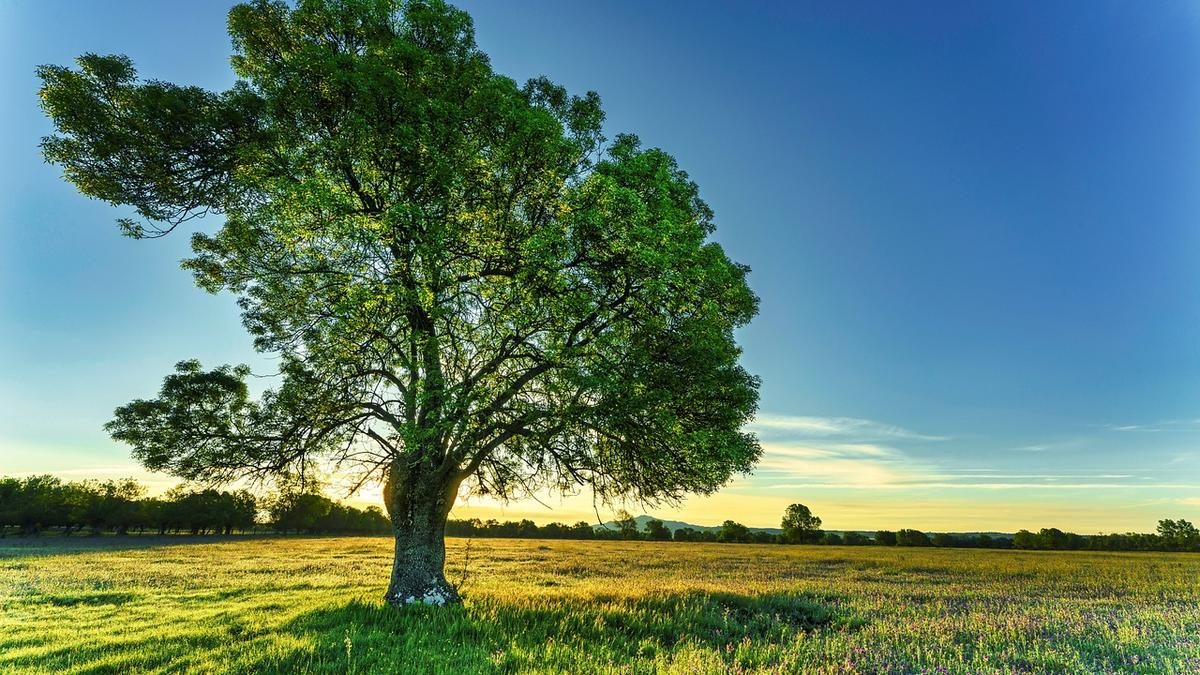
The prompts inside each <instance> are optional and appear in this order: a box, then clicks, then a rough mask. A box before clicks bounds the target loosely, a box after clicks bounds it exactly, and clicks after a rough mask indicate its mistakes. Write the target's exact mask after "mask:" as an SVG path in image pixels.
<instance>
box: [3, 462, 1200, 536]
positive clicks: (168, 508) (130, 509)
mask: <svg viewBox="0 0 1200 675" xmlns="http://www.w3.org/2000/svg"><path fill="white" fill-rule="evenodd" d="M145 495H146V488H145V487H144V486H142V485H141V484H140V483H138V482H137V481H135V480H133V479H124V480H107V481H97V480H84V481H71V482H64V481H62V480H61V479H59V478H56V477H54V476H32V477H29V478H0V536H4V535H6V534H14V533H15V534H21V535H31V534H39V533H42V532H46V531H55V532H59V533H61V534H68V535H69V534H74V533H79V532H85V533H90V534H101V533H105V532H111V533H115V534H129V533H145V532H150V533H157V534H193V535H200V534H233V533H234V532H282V533H293V532H294V533H303V534H383V533H386V532H390V531H391V523H390V522H389V521H388V518H387V516H385V515H384V514H383V511H382V510H381V509H379V507H376V506H369V507H367V508H366V509H357V508H354V507H353V506H347V505H345V504H340V503H338V502H336V501H334V500H332V499H329V498H328V497H326V496H324V495H323V494H320V493H319V492H318V491H316V489H315V488H314V487H313V486H309V487H307V488H299V487H297V486H294V485H292V486H289V485H284V486H282V487H281V488H280V489H279V490H277V491H276V492H273V493H271V494H268V495H266V496H264V497H256V496H255V495H254V494H252V493H250V492H248V491H246V490H236V491H232V492H230V491H217V490H213V489H187V488H185V487H178V488H175V489H173V490H170V491H168V492H167V493H166V494H164V495H162V496H161V497H146V496H145ZM797 508H799V509H800V510H799V511H797V512H793V511H792V510H793V509H797ZM797 513H799V514H800V516H801V517H799V518H797V517H796V514H797ZM643 519H644V517H643ZM820 525H821V519H820V518H816V517H815V516H812V514H811V513H810V512H809V511H808V508H807V507H804V506H803V505H793V506H792V507H789V512H788V514H787V515H785V518H784V522H783V526H784V527H783V529H782V532H781V533H778V534H777V533H774V532H766V531H763V530H752V529H750V528H749V527H747V526H745V525H742V524H741V523H738V522H735V521H732V520H726V521H725V522H724V523H722V524H721V526H720V527H719V528H714V529H703V530H701V529H696V528H692V527H681V528H677V529H675V530H671V529H670V528H668V527H667V526H666V524H664V523H663V521H661V520H656V519H650V520H647V521H646V522H645V525H644V526H640V525H639V524H638V521H637V519H635V518H633V517H632V516H630V515H629V514H628V513H624V512H623V513H622V514H621V515H620V517H619V518H618V519H617V520H616V521H615V522H614V523H612V524H611V526H600V527H596V526H594V525H592V524H590V523H587V522H585V521H579V522H576V523H574V524H572V525H568V524H566V523H549V524H546V525H538V524H537V523H535V522H533V521H532V520H520V521H504V522H500V521H497V520H479V519H477V518H472V519H469V520H450V521H449V522H447V524H446V534H447V535H448V536H452V537H510V538H525V539H611V540H625V541H631V540H648V541H672V540H673V541H689V542H716V543H723V544H817V545H829V546H933V547H944V548H1016V549H1031V550H1055V551H1064V550H1091V551H1200V531H1197V529H1196V527H1195V526H1193V525H1192V524H1191V523H1190V522H1188V521H1186V520H1160V521H1159V523H1158V530H1157V532H1155V533H1154V534H1144V533H1136V532H1130V533H1126V534H1100V535H1080V534H1075V533H1073V532H1063V531H1062V530H1059V529H1056V528H1044V529H1042V530H1039V531H1038V532H1036V533H1035V532H1030V531H1029V530H1021V531H1019V532H1017V533H1016V534H1015V535H1012V536H1007V535H996V536H992V535H988V534H957V535H955V534H946V533H936V534H926V533H925V532H922V531H920V530H912V529H902V530H896V531H891V530H880V531H878V532H875V533H874V534H873V535H869V534H867V533H862V532H844V533H837V532H826V531H822V530H821V529H820Z"/></svg>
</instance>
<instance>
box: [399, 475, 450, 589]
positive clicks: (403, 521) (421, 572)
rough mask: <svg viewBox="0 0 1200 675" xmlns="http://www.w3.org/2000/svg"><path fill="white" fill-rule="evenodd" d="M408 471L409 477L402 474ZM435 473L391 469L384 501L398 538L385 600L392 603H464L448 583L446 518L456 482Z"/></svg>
mask: <svg viewBox="0 0 1200 675" xmlns="http://www.w3.org/2000/svg"><path fill="white" fill-rule="evenodd" d="M404 474H407V475H404ZM444 483H447V481H443V480H439V479H438V477H437V476H414V475H413V474H412V473H408V472H403V471H400V470H393V472H392V475H391V476H389V479H388V481H387V483H386V484H385V485H384V501H385V503H386V505H387V509H388V515H389V517H390V519H391V521H392V532H393V534H394V535H395V537H396V557H395V560H394V561H393V562H392V579H391V583H390V584H388V590H387V595H386V596H384V599H385V600H386V601H387V602H388V603H389V604H391V605H394V606H397V607H399V606H402V605H410V604H413V603H417V602H420V603H424V604H427V605H448V604H457V603H459V602H462V598H461V597H459V595H458V591H457V590H455V588H454V586H452V585H451V584H450V582H449V581H446V575H445V566H446V538H445V537H446V517H447V516H448V515H449V514H450V508H451V507H452V506H453V502H454V495H455V494H456V493H457V491H458V485H457V483H456V482H454V481H449V483H452V484H444Z"/></svg>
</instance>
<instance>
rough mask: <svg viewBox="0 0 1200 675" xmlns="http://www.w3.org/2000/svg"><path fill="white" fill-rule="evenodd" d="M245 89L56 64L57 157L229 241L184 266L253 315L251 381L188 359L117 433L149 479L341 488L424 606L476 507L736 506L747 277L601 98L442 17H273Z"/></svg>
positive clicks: (164, 228) (149, 233)
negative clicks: (484, 48) (324, 471)
mask: <svg viewBox="0 0 1200 675" xmlns="http://www.w3.org/2000/svg"><path fill="white" fill-rule="evenodd" d="M229 32H230V34H231V36H232V38H233V47H234V55H233V58H232V64H233V68H234V71H235V72H236V74H237V77H238V80H237V83H236V84H235V85H234V86H233V87H232V88H230V89H229V90H227V91H224V92H211V91H206V90H204V89H201V88H197V87H189V86H179V85H175V84H170V83H166V82H161V81H157V80H139V79H138V77H137V75H136V73H135V70H134V67H133V65H132V63H131V62H130V61H129V59H127V58H125V57H123V56H97V55H92V54H88V55H84V56H82V57H80V58H79V59H78V62H77V66H78V67H77V68H67V67H60V66H45V67H42V68H41V69H40V70H39V75H40V76H41V78H42V81H43V87H42V89H41V102H42V106H43V107H44V109H45V111H46V112H47V114H48V115H49V116H50V118H51V119H52V120H53V122H54V125H55V128H56V134H55V135H53V136H50V137H48V138H46V139H44V141H43V144H42V148H43V151H44V154H45V157H46V158H47V159H48V160H49V161H51V162H53V163H56V164H58V165H60V166H62V167H63V170H64V172H65V176H66V178H67V179H68V180H69V181H71V182H72V183H74V184H75V185H76V186H77V187H78V189H79V190H80V191H81V192H83V193H84V194H87V195H90V196H92V197H96V198H99V199H102V200H105V201H108V202H111V203H113V204H117V205H125V206H129V207H132V208H133V209H134V211H136V214H137V216H138V217H137V218H136V219H134V218H123V219H121V220H119V221H118V222H119V224H120V226H121V229H122V230H123V231H124V232H125V233H126V234H128V235H130V236H133V237H135V238H152V237H157V236H162V235H164V234H166V233H168V232H170V231H172V230H174V229H176V228H177V227H179V226H180V225H182V224H183V223H186V222H188V221H191V220H193V219H194V218H196V217H198V216H203V215H205V214H210V213H212V214H219V215H221V216H223V221H222V222H221V223H220V227H219V229H218V230H216V231H215V232H214V231H211V230H210V231H197V232H195V233H194V234H192V246H193V250H194V256H193V257H191V258H190V259H188V260H186V261H185V262H184V267H185V268H187V269H189V270H191V272H192V273H193V274H194V276H195V280H196V283H197V284H198V285H199V286H200V287H202V288H204V289H206V290H208V291H210V292H214V293H215V292H220V291H228V292H230V293H233V294H235V295H236V296H237V298H238V302H239V304H240V306H241V309H242V316H243V320H244V323H245V326H246V328H247V330H248V331H249V332H250V334H251V335H252V336H253V338H254V345H255V347H256V348H257V349H258V350H260V351H263V352H268V353H273V354H277V355H278V356H279V357H280V363H281V364H282V365H281V373H280V378H279V382H278V383H277V385H276V386H275V387H274V388H272V389H270V390H268V391H266V392H265V393H264V394H262V395H261V396H260V397H257V398H255V397H252V396H250V394H249V392H248V389H247V386H246V378H247V376H248V375H249V371H248V369H246V368H245V367H229V366H222V367H218V368H215V369H210V370H206V369H204V368H203V367H202V366H201V365H200V364H199V363H198V362H196V361H183V362H181V363H180V364H179V365H178V366H177V368H176V372H175V373H173V374H171V375H169V376H168V377H167V378H166V380H165V382H164V384H163V386H162V390H161V391H160V393H159V395H158V396H157V397H156V398H153V399H149V400H138V401H134V402H132V403H130V404H128V405H125V406H123V407H121V408H118V409H117V411H116V414H115V418H114V419H113V420H112V422H110V423H109V425H108V427H107V428H108V430H109V432H110V433H111V434H112V436H113V437H114V438H116V439H118V440H121V441H124V442H126V443H129V444H130V445H131V446H132V447H133V454H134V456H135V457H136V458H137V459H139V460H140V461H141V462H142V463H143V464H144V465H145V466H146V467H148V468H150V469H153V470H161V471H167V472H170V473H172V474H175V475H177V476H181V477H183V478H186V479H192V480H201V481H208V482H213V483H219V482H223V481H229V480H234V479H239V478H246V477H250V478H269V477H271V476H274V475H278V474H281V473H291V474H294V473H296V472H298V471H302V470H304V468H305V466H306V465H307V464H309V463H311V462H324V463H327V464H332V465H334V466H336V467H338V468H339V469H340V470H341V471H355V472H357V474H356V475H357V476H358V477H359V478H360V479H361V480H363V481H367V480H375V481H379V482H381V483H382V485H383V495H384V502H385V505H386V507H387V511H388V514H389V517H390V519H391V522H392V524H393V526H394V531H395V539H396V549H395V554H396V557H395V565H394V568H393V572H392V577H391V584H390V586H389V588H388V591H387V596H386V597H387V600H388V601H389V602H391V603H394V604H402V603H407V602H414V601H425V602H431V603H439V604H440V603H443V602H454V601H457V600H458V596H457V594H456V592H455V590H454V589H453V588H452V587H451V586H450V584H448V583H447V582H446V580H445V578H444V575H443V566H444V559H445V545H444V542H443V533H444V527H445V522H446V517H447V514H448V512H449V510H450V508H451V506H452V505H453V504H454V501H455V499H456V497H457V496H458V495H459V494H460V493H464V492H466V491H468V490H470V491H474V492H476V493H480V494H489V495H494V496H498V497H501V498H514V497H519V496H521V495H524V494H528V493H529V492H531V491H535V490H540V489H557V490H563V491H571V490H576V489H578V488H579V487H580V486H588V487H590V488H591V489H592V490H593V491H594V493H595V494H596V495H597V496H598V498H600V499H602V500H604V499H611V498H614V497H617V496H630V497H633V498H636V499H640V500H643V501H647V502H651V503H652V502H656V501H662V500H668V501H669V500H675V499H679V498H680V497H681V496H682V495H684V494H686V493H704V494H707V493H711V492H713V491H714V490H716V489H718V488H719V487H720V486H721V485H723V484H724V483H726V482H727V481H728V480H729V478H730V477H731V476H732V475H733V474H734V473H737V472H745V471H747V470H749V469H750V468H751V466H752V465H753V463H754V461H755V460H756V459H757V457H758V455H759V453H760V449H759V446H758V443H757V440H756V439H755V437H754V436H753V435H752V434H749V433H746V432H744V431H743V430H742V427H743V425H744V423H745V422H746V421H747V420H748V419H749V417H750V416H751V415H752V414H753V412H754V409H755V406H756V402H757V385H758V382H757V379H756V378H755V377H753V376H752V375H750V374H748V373H747V372H746V371H745V370H744V369H743V368H742V367H741V366H740V365H739V363H738V359H739V355H740V350H739V348H738V346H737V345H736V343H735V341H734V335H733V332H734V329H736V328H737V327H738V326H741V325H744V324H745V323H747V322H748V321H749V320H750V318H751V317H752V316H753V315H754V314H755V311H756V307H757V299H756V298H755V296H754V294H753V293H752V292H751V291H750V289H749V288H748V286H747V284H746V273H747V268H746V267H744V266H742V265H739V264H737V263H734V262H732V261H730V259H729V258H728V257H726V255H725V253H724V252H723V251H722V249H721V247H720V246H718V245H717V244H715V243H713V242H711V241H709V240H708V237H709V235H710V234H711V233H712V232H713V221H712V212H711V211H710V210H709V208H708V207H707V206H706V205H705V204H704V202H703V201H701V199H700V197H699V196H698V192H697V187H696V185H695V184H694V183H692V182H691V181H690V180H689V179H688V177H687V174H685V173H684V172H683V171H681V170H680V169H679V167H678V166H677V165H676V162H675V160H674V159H673V158H672V157H671V156H670V155H668V154H666V153H664V152H662V151H660V150H657V149H643V148H642V147H641V146H640V145H639V142H638V140H637V138H635V137H633V136H629V135H621V136H617V137H616V138H615V140H613V141H611V142H609V141H607V140H606V139H605V138H604V137H603V136H602V135H601V123H602V121H603V118H604V116H603V112H602V110H601V107H600V103H599V98H598V97H597V96H596V94H594V93H588V94H587V95H585V96H581V97H575V96H570V95H568V94H567V93H566V91H565V90H564V89H563V88H562V87H560V86H557V85H555V84H553V83H552V82H550V81H549V80H547V79H545V78H539V79H534V80H531V81H529V82H527V83H526V84H525V85H523V86H518V85H517V84H516V83H515V82H514V81H513V80H511V79H509V78H507V77H503V76H500V75H497V74H495V73H494V72H493V71H492V69H491V67H490V65H489V63H488V59H487V57H486V56H485V55H484V54H483V53H481V52H480V51H479V50H478V49H477V47H476V45H475V41H474V37H473V29H472V24H471V20H470V17H469V16H468V15H467V14H465V13H464V12H462V11H459V10H457V9H454V8H452V7H450V6H447V5H445V4H443V3H442V2H438V1H435V0H430V1H425V2H418V1H411V2H402V1H400V0H340V1H337V0H301V1H300V2H299V3H298V4H297V6H295V7H294V8H291V7H289V6H287V5H285V4H283V3H271V2H266V1H261V0H260V1H259V2H254V3H250V4H242V5H238V6H236V7H234V8H233V9H232V11H231V12H230V14H229Z"/></svg>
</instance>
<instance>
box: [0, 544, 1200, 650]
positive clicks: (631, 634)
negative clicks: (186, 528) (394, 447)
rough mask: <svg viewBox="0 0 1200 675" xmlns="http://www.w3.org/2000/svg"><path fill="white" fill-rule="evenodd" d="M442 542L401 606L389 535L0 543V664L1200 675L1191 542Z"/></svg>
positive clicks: (1196, 563) (1196, 560) (1197, 584)
mask: <svg viewBox="0 0 1200 675" xmlns="http://www.w3.org/2000/svg"><path fill="white" fill-rule="evenodd" d="M449 549H450V551H449V553H450V562H449V564H448V568H449V570H448V572H449V574H448V576H449V577H450V578H451V579H452V580H454V581H459V582H461V584H462V587H463V589H464V591H465V594H466V602H465V604H464V605H463V606H461V607H453V608H430V607H410V608H406V609H404V610H402V611H397V610H393V609H391V608H388V607H385V606H383V605H382V603H381V600H380V598H381V595H382V592H383V587H384V585H385V583H386V579H387V574H388V570H389V565H390V557H391V542H390V540H389V539H387V538H375V537H341V538H261V539H248V538H235V539H234V540H225V541H208V542H204V541H202V540H201V541H188V540H181V539H179V538H174V539H170V538H168V539H165V540H160V539H154V538H136V537H131V538H125V539H122V538H116V537H110V538H95V539H84V538H77V539H72V538H58V537H45V538H42V539H35V540H17V539H5V540H0V672H3V673H51V672H53V673H84V672H89V673H91V672H98V673H99V672H112V673H131V672H163V671H166V672H188V673H190V672H197V673H208V672H246V671H257V672H278V673H425V672H434V673H475V672H484V673H491V672H496V673H514V672H533V673H561V672H571V673H576V672H582V673H626V672H629V673H652V672H663V673H724V672H740V673H758V672H782V673H792V672H798V673H849V672H866V673H910V672H941V673H993V672H995V673H1012V672H1029V673H1045V672H1081V673H1082V672H1086V673H1093V672H1140V673H1196V672H1200V556H1198V555H1194V554H1170V553H1130V554H1123V553H1093V552H1065V551H1064V552H1058V551H998V550H967V549H912V548H885V547H854V548H848V547H847V548H842V547H814V546H759V545H721V544H689V543H675V542H665V543H652V542H611V541H605V542H586V541H539V540H499V539H489V540H472V541H470V543H468V541H467V540H462V539H452V540H450V542H449Z"/></svg>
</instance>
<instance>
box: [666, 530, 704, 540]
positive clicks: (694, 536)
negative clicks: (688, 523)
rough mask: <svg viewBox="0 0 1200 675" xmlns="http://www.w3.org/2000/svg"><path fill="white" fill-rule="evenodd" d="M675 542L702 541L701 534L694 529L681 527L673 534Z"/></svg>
mask: <svg viewBox="0 0 1200 675" xmlns="http://www.w3.org/2000/svg"><path fill="white" fill-rule="evenodd" d="M671 538H672V539H674V540H675V541H700V532H698V531H696V529H695V528H692V527H681V528H679V529H677V530H675V532H674V533H672V537H671Z"/></svg>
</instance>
